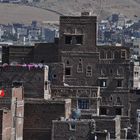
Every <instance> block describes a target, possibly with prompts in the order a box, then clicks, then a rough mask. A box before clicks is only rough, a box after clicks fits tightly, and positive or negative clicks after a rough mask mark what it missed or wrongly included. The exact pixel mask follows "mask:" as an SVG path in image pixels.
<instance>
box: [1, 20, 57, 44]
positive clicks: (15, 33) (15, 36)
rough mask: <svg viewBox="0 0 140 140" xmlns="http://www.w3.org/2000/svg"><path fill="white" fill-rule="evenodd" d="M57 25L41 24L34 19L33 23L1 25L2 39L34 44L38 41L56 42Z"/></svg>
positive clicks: (14, 42)
mask: <svg viewBox="0 0 140 140" xmlns="http://www.w3.org/2000/svg"><path fill="white" fill-rule="evenodd" d="M57 34H58V30H57V27H56V26H55V27H48V26H47V25H45V24H43V23H42V25H39V23H37V21H32V23H31V25H24V24H20V23H14V24H8V25H3V24H1V25H0V41H1V43H4V42H11V43H12V44H18V45H19V44H22V45H27V44H33V43H36V42H54V38H55V37H56V36H57Z"/></svg>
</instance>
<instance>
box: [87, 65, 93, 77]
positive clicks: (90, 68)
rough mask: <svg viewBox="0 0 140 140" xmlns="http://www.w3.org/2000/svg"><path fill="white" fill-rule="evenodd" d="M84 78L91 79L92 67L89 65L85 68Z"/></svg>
mask: <svg viewBox="0 0 140 140" xmlns="http://www.w3.org/2000/svg"><path fill="white" fill-rule="evenodd" d="M86 76H87V77H92V66H91V65H88V66H87V68H86Z"/></svg>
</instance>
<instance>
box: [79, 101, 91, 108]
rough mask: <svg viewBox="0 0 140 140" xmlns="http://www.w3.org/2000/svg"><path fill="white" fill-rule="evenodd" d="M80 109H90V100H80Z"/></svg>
mask: <svg viewBox="0 0 140 140" xmlns="http://www.w3.org/2000/svg"><path fill="white" fill-rule="evenodd" d="M78 107H79V109H89V100H88V99H79V100H78Z"/></svg>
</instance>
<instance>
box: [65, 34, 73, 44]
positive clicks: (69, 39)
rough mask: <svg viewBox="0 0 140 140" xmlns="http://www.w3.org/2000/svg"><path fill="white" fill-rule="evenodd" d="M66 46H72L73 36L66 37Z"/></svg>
mask: <svg viewBox="0 0 140 140" xmlns="http://www.w3.org/2000/svg"><path fill="white" fill-rule="evenodd" d="M65 44H72V36H70V35H69V36H68V35H67V36H65Z"/></svg>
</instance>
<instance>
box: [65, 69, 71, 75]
mask: <svg viewBox="0 0 140 140" xmlns="http://www.w3.org/2000/svg"><path fill="white" fill-rule="evenodd" d="M65 75H67V76H70V75H71V68H70V67H66V68H65Z"/></svg>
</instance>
